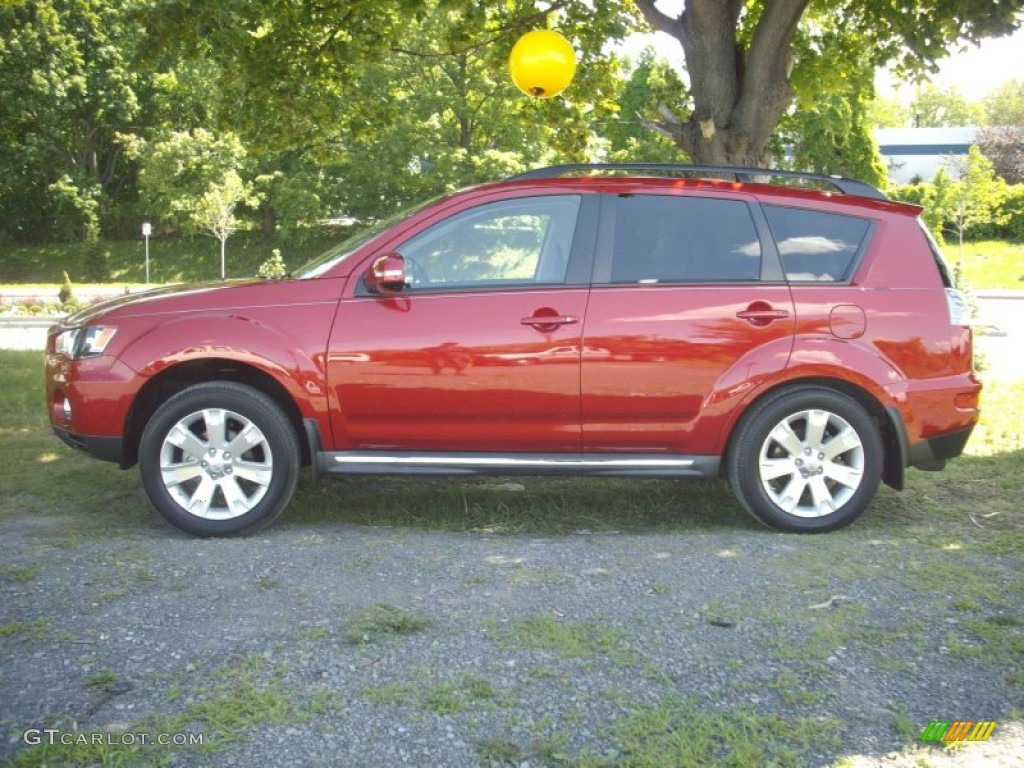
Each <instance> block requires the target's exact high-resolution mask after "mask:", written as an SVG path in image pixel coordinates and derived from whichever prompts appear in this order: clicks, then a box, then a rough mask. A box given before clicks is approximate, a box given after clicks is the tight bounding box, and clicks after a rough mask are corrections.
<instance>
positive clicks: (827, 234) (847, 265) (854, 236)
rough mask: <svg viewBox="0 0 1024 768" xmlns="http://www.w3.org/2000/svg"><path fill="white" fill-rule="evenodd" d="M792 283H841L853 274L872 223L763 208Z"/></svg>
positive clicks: (793, 209)
mask: <svg viewBox="0 0 1024 768" xmlns="http://www.w3.org/2000/svg"><path fill="white" fill-rule="evenodd" d="M764 213H765V216H766V217H767V218H768V225H769V226H770V227H771V230H772V235H773V236H774V237H775V242H776V244H777V246H778V249H779V256H781V257H782V268H783V269H784V270H785V271H786V279H787V280H789V281H790V282H798V283H805V282H832V283H834V282H839V281H842V280H846V279H847V278H848V277H849V275H850V272H851V271H852V267H853V263H854V259H855V257H856V256H857V254H858V253H859V252H860V250H861V247H862V246H863V245H864V243H865V240H866V238H867V234H868V231H869V230H870V229H871V220H870V219H861V218H857V217H856V216H846V215H843V214H838V213H823V212H821V211H809V210H806V209H803V208H785V207H782V206H775V205H766V206H764Z"/></svg>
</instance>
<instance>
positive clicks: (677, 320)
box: [582, 285, 793, 454]
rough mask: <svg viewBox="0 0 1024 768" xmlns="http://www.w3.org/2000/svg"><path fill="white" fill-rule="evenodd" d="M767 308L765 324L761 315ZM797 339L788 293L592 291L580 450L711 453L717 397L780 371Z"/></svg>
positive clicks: (771, 289)
mask: <svg viewBox="0 0 1024 768" xmlns="http://www.w3.org/2000/svg"><path fill="white" fill-rule="evenodd" d="M752 297H756V301H751V298H752ZM765 307H767V308H768V311H767V313H766V314H769V315H770V316H769V319H768V320H767V322H766V321H765V320H762V319H759V318H760V314H759V313H757V310H758V309H761V308H765ZM751 311H753V312H755V316H754V317H749V316H748V317H744V315H747V313H748V312H751ZM783 312H784V313H785V315H781V313H783ZM776 313H780V315H779V316H774V317H772V316H771V315H775V314H776ZM792 332H793V312H792V303H791V301H790V298H789V289H788V288H787V287H786V286H767V285H766V286H758V287H757V288H756V289H752V288H751V287H750V286H658V285H651V286H638V287H632V288H627V287H612V286H608V287H605V288H601V289H597V288H595V290H594V291H593V293H592V294H591V299H590V305H589V307H588V309H587V322H586V332H585V336H584V341H583V349H584V354H583V375H582V390H583V395H582V410H583V448H584V450H587V451H604V450H608V451H655V452H662V451H669V452H674V453H695V454H699V453H710V452H711V451H712V450H713V449H712V447H711V445H710V444H711V443H712V442H714V441H715V440H717V438H718V435H717V432H716V429H715V428H713V426H712V422H713V421H714V420H715V419H716V418H719V417H721V416H722V415H723V412H724V408H725V406H726V403H721V404H719V403H717V402H716V397H717V396H719V395H720V393H722V392H723V390H725V391H729V390H730V389H731V388H733V387H738V388H739V389H737V390H735V394H737V395H740V394H742V393H743V392H745V391H746V389H748V388H749V387H751V386H753V383H754V382H756V381H757V380H758V379H760V378H763V377H768V376H771V375H773V374H776V373H779V372H781V371H782V370H783V369H784V368H785V366H786V361H787V360H788V358H789V352H790V349H791V346H792ZM587 350H592V351H591V352H590V353H589V354H588V352H587Z"/></svg>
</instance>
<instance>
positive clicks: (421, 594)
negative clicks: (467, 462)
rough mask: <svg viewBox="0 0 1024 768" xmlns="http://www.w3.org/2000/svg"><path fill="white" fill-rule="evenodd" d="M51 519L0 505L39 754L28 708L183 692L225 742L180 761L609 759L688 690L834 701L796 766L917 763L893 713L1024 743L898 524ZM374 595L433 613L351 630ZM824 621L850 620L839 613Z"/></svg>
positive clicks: (19, 688)
mask: <svg viewBox="0 0 1024 768" xmlns="http://www.w3.org/2000/svg"><path fill="white" fill-rule="evenodd" d="M496 492H500V491H496ZM508 492H511V491H508ZM141 503H143V502H141V501H140V504H141ZM60 525H61V518H60V517H58V516H52V517H42V518H11V517H7V518H4V519H2V520H0V562H2V563H3V564H4V566H5V568H6V570H5V571H4V573H6V574H7V575H8V578H6V580H5V579H0V590H2V608H0V620H2V622H0V623H3V625H4V626H5V627H11V626H17V627H22V628H23V629H24V631H22V632H16V631H8V632H7V633H6V634H4V635H2V636H0V670H2V671H0V723H2V725H3V727H4V735H5V739H4V742H3V744H2V746H0V758H3V757H7V758H10V757H13V756H14V755H16V754H18V753H19V752H21V751H24V750H31V749H32V747H26V745H25V742H24V732H25V730H26V729H44V728H53V729H60V731H61V733H70V734H78V733H91V732H94V731H95V732H109V733H113V734H132V733H140V732H150V731H158V730H159V728H160V727H162V725H167V724H168V723H169V722H171V718H175V717H178V716H180V715H181V714H182V713H183V712H191V713H192V715H191V717H192V721H191V722H190V723H187V724H186V725H185V726H182V723H183V722H184V721H182V720H177V721H174V723H175V725H176V726H178V727H184V728H185V730H187V731H192V732H199V733H202V734H203V735H204V740H205V743H206V747H207V748H209V747H210V746H213V747H214V748H215V751H213V752H209V751H203V750H196V749H193V748H187V747H185V748H179V749H171V748H166V749H167V752H166V753H164V755H163V756H164V757H165V758H167V759H168V760H169V764H170V765H181V766H184V765H197V764H210V765H213V764H216V765H226V766H253V767H257V766H279V765H345V766H389V767H390V766H399V765H412V766H478V765H482V764H483V765H487V764H491V763H493V764H508V765H516V766H519V768H523V766H541V765H550V764H558V763H559V762H560V761H568V760H572V759H573V758H574V757H576V756H579V755H581V754H590V755H596V756H602V755H603V756H605V758H606V759H607V760H608V761H609V762H614V759H615V758H616V756H618V757H619V758H623V754H622V752H621V749H622V743H621V739H620V736H621V731H617V730H616V724H621V723H623V722H625V719H626V718H628V717H629V715H630V714H631V713H634V714H635V713H637V712H643V711H645V710H644V707H645V706H646V705H650V706H658V705H664V704H666V703H668V702H674V701H679V700H683V701H689V702H691V703H692V704H693V705H694V706H695V707H696V708H697V711H708V712H724V713H736V712H750V713H754V714H756V715H761V716H769V715H778V716H781V717H783V718H795V717H801V718H806V719H807V722H809V723H815V722H821V723H824V722H826V721H827V720H829V719H834V720H835V721H838V722H839V723H840V724H841V728H840V729H839V741H838V743H824V744H815V745H813V746H812V747H810V748H809V750H808V751H807V752H805V753H803V754H802V756H801V757H800V759H799V761H798V763H797V764H800V765H821V766H824V765H833V764H835V763H836V762H837V761H839V760H841V759H844V758H845V759H846V760H847V762H846V763H844V765H851V766H858V767H859V766H871V765H884V766H901V765H908V766H909V765H915V764H917V763H915V762H914V760H915V759H917V758H916V757H915V756H914V754H917V756H918V757H919V756H920V753H919V752H917V753H915V750H920V749H924V748H923V747H918V748H911V749H910V751H907V749H905V748H904V746H903V741H904V740H901V738H900V736H899V735H898V733H897V729H896V727H895V725H894V723H896V722H897V721H898V720H899V719H900V718H909V721H910V722H911V723H912V724H913V727H914V728H920V727H922V726H921V724H927V723H928V722H929V721H931V720H943V719H975V720H980V719H992V720H999V721H1000V725H999V726H998V727H997V729H996V731H995V733H994V735H993V738H992V740H991V741H990V742H988V743H986V744H979V745H974V746H972V747H971V748H970V749H968V750H965V751H963V752H961V753H957V754H951V755H944V754H942V753H941V752H938V751H937V750H934V749H928V750H927V752H926V753H924V754H926V756H927V759H928V760H929V761H931V762H930V764H933V765H936V766H939V765H962V766H968V765H970V766H976V765H992V766H1009V765H1019V764H1020V762H1021V759H1022V756H1024V734H1022V731H1021V729H1020V727H1019V725H1016V724H1014V723H1012V722H1008V721H1009V720H1011V719H1012V718H1013V717H1016V718H1018V719H1019V718H1020V712H1021V710H1024V697H1022V688H1021V686H1020V685H1011V684H1008V683H1007V682H1005V678H1006V675H1007V674H1008V672H1011V671H1012V670H1008V669H1006V668H1005V666H1004V667H1000V666H998V665H995V666H993V665H989V664H985V663H983V660H981V659H979V658H974V657H970V656H968V657H964V656H957V655H953V654H952V653H951V651H950V649H949V648H948V647H947V645H948V636H949V633H950V632H951V631H954V630H955V629H956V628H957V624H958V622H960V621H961V620H962V616H963V614H962V613H961V612H958V611H956V610H954V609H953V608H952V607H951V602H952V599H953V594H952V590H951V594H950V595H949V596H945V595H943V594H941V590H940V593H939V594H936V593H934V592H931V593H929V592H922V590H921V589H920V588H919V587H917V588H915V584H914V579H913V576H912V575H911V572H910V571H909V570H907V571H903V570H902V568H903V566H904V565H905V564H906V563H907V562H909V561H910V560H912V559H913V558H915V557H919V556H921V557H923V556H925V555H923V554H922V553H923V552H924V550H921V551H920V552H918V551H917V550H915V549H914V547H915V546H917V545H915V544H914V543H913V542H905V541H899V540H898V539H896V538H895V537H894V538H892V539H868V538H867V537H864V536H854V535H851V536H844V535H843V534H832V535H831V536H828V537H795V536H786V535H782V534H776V533H773V532H770V531H768V530H763V529H756V528H740V529H736V530H731V529H730V528H729V527H727V526H723V527H721V528H715V529H712V530H711V531H710V532H701V533H687V534H671V535H640V534H622V535H620V534H600V535H595V534H588V533H578V534H573V535H566V536H558V537H551V538H534V537H525V536H515V535H488V534H483V533H458V534H449V533H439V532H431V531H420V530H413V529H392V528H376V527H368V526H352V525H347V524H332V523H330V522H329V521H327V522H325V521H318V522H301V521H296V522H290V521H289V518H288V514H287V513H285V515H284V516H283V517H282V518H281V519H280V520H279V521H278V522H277V523H276V524H275V525H274V526H273V527H271V528H269V529H267V530H266V531H264V532H262V533H261V534H259V535H257V536H255V537H251V538H246V539H239V540H197V539H192V538H188V537H186V536H184V535H182V534H179V533H177V532H176V531H173V530H172V529H170V528H169V527H167V526H165V525H163V524H162V523H160V522H158V520H157V518H156V516H155V513H154V515H153V517H152V518H146V519H144V520H143V522H137V521H135V522H129V523H126V526H125V529H124V531H123V533H119V534H117V535H114V536H98V537H96V538H95V539H92V538H85V539H80V540H74V541H72V542H70V543H69V542H62V541H61V539H60V538H59V537H57V538H53V536H52V535H50V534H52V533H54V532H55V531H59V529H60ZM820 549H824V550H825V551H827V552H830V553H834V558H835V567H836V571H837V575H835V576H834V577H831V576H828V575H827V569H826V575H825V576H824V577H822V574H821V573H820V572H818V573H815V574H813V578H806V577H805V576H806V575H805V574H803V573H801V572H800V571H799V569H798V568H796V565H797V564H799V563H800V562H801V560H802V558H804V557H806V556H816V555H818V553H817V552H816V550H820ZM929 551H930V552H934V551H935V550H934V548H932V549H930V550H929ZM961 558H962V559H961V563H962V564H963V566H964V567H965V568H971V567H973V566H977V567H978V568H985V569H989V570H991V569H993V568H995V569H996V572H997V573H999V574H1002V576H1001V578H1002V579H1003V581H1004V583H1003V584H993V589H994V590H997V591H998V590H999V589H1001V588H1005V587H1006V586H1007V585H1011V584H1013V583H1014V582H1016V581H1017V579H1018V578H1019V572H1020V558H1019V557H1018V556H1017V555H1005V556H992V555H989V556H986V557H984V558H981V557H975V556H972V555H967V554H964V555H961ZM19 569H23V570H19ZM851 574H853V576H852V577H851ZM1012 594H1018V595H1019V591H1018V592H1012ZM375 604H386V605H388V606H393V607H395V608H398V609H401V611H402V612H403V615H405V616H412V617H416V618H417V619H419V620H421V621H422V624H423V626H422V627H420V628H418V629H416V630H415V631H410V632H409V633H408V634H401V633H395V634H392V635H386V636H384V637H380V638H370V637H369V635H367V638H368V639H370V640H373V641H372V642H365V643H356V644H352V643H350V642H348V641H347V640H348V638H347V636H346V628H347V627H350V626H351V625H352V622H353V621H354V618H355V617H357V616H359V615H360V612H361V611H363V610H365V609H366V608H367V607H368V606H373V605H375ZM1017 610H1018V615H1019V606H1018V608H1017ZM836 617H842V618H844V619H845V622H846V623H845V624H842V626H845V627H848V628H852V629H854V630H856V631H852V632H850V633H846V634H842V633H841V634H830V633H829V632H828V628H829V627H830V626H832V624H831V623H830V621H831V620H832V619H834V618H836ZM19 622H20V623H19ZM537 627H546V628H552V627H553V628H555V630H558V629H560V628H561V629H566V630H568V631H571V632H575V634H573V635H572V637H573V639H575V640H577V641H579V645H578V646H574V645H571V644H570V643H569V640H567V639H566V637H563V636H557V637H556V638H555V639H550V638H549V639H547V640H544V639H543V638H540V639H538V637H536V636H534V635H531V634H530V629H531V628H537ZM33 628H34V629H33ZM1018 672H1019V668H1018ZM254 692H270V693H271V694H275V695H277V697H278V698H277V699H275V701H276V703H277V705H278V706H279V709H277V710H274V711H275V712H277V714H273V715H270V714H263V715H257V722H255V723H253V722H243V723H241V725H239V724H237V723H235V724H233V723H232V722H231V721H230V720H229V719H228V717H227V714H226V712H225V722H224V723H217V722H215V721H214V720H215V718H213V716H212V715H209V714H207V715H206V716H205V718H202V717H199V716H198V715H196V714H195V713H196V712H197V711H199V710H197V709H196V707H199V706H201V705H202V704H203V703H204V702H211V701H213V702H219V703H218V704H217V705H215V708H216V706H221V707H223V708H224V709H225V710H226V709H227V707H226V705H224V704H223V701H224V699H223V697H230V696H234V697H235V698H236V699H239V700H242V701H245V700H247V699H248V698H253V697H254V695H253V694H254ZM218 697H222V698H218ZM282 702H283V703H282ZM267 706H268V711H269V709H270V708H272V707H271V705H267ZM280 707H283V709H281V708H280ZM190 708H191V709H190ZM154 724H155V725H154ZM118 738H123V737H122V736H120V735H119V736H118ZM119 748H122V747H115V748H114V749H115V751H116V749H119ZM503 750H504V751H503ZM616 750H619V751H618V752H617V751H616ZM912 753H914V754H912ZM501 761H504V762H501ZM985 761H988V762H985Z"/></svg>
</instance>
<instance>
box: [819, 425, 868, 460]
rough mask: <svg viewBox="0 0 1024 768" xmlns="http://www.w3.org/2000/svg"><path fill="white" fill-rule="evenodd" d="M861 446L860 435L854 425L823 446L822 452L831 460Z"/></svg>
mask: <svg viewBox="0 0 1024 768" xmlns="http://www.w3.org/2000/svg"><path fill="white" fill-rule="evenodd" d="M860 447H861V443H860V436H859V435H858V434H857V433H856V432H854V431H853V428H852V427H849V426H847V427H846V429H844V430H843V431H842V432H840V433H839V434H838V435H836V436H835V437H833V438H832V439H831V440H829V441H828V443H826V444H825V445H824V446H822V452H823V453H824V454H825V458H826V459H829V460H831V459H834V458H835V457H836V456H841V455H842V454H844V453H846V452H847V451H852V450H854V449H855V448H860Z"/></svg>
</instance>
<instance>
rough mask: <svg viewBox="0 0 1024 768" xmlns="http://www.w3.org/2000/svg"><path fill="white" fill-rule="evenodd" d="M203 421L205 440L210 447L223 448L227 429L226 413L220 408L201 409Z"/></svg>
mask: <svg viewBox="0 0 1024 768" xmlns="http://www.w3.org/2000/svg"><path fill="white" fill-rule="evenodd" d="M203 421H204V422H205V423H206V440H207V442H208V443H209V444H210V447H211V448H217V449H221V448H223V447H224V441H225V437H224V435H225V431H226V429H227V414H226V413H225V412H224V411H223V410H222V409H220V408H207V409H206V410H205V411H203Z"/></svg>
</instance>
